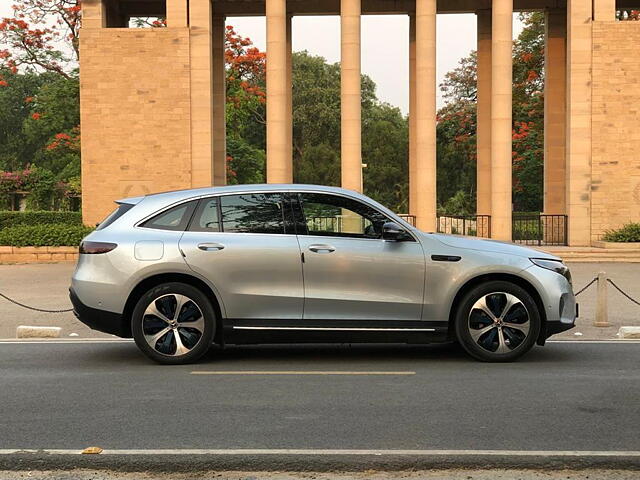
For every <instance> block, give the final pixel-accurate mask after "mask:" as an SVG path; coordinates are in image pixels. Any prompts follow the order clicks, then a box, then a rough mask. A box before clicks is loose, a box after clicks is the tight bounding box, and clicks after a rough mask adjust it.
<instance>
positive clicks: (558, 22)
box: [544, 9, 567, 215]
mask: <svg viewBox="0 0 640 480" xmlns="http://www.w3.org/2000/svg"><path fill="white" fill-rule="evenodd" d="M566 40H567V14H566V11H565V10H564V9H558V10H555V9H554V10H548V11H547V12H546V15H545V59H544V69H545V82H544V213H547V214H550V215H564V214H565V212H566V205H565V192H566V184H565V181H566V178H565V177H566V166H565V144H566V127H567V124H566V118H567V115H566V101H567V95H566V83H567V75H566V61H567V50H566Z"/></svg>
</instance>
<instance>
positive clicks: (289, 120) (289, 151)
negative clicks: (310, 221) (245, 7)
mask: <svg viewBox="0 0 640 480" xmlns="http://www.w3.org/2000/svg"><path fill="white" fill-rule="evenodd" d="M291 20H292V18H291V15H287V87H286V96H287V116H286V122H285V126H286V129H287V144H286V156H287V178H288V180H287V181H288V182H293V80H292V75H293V59H292V54H293V45H292V42H291Z"/></svg>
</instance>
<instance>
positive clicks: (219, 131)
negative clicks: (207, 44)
mask: <svg viewBox="0 0 640 480" xmlns="http://www.w3.org/2000/svg"><path fill="white" fill-rule="evenodd" d="M212 30H213V184H214V185H216V186H218V185H226V184H227V122H226V115H225V114H226V103H227V95H226V93H227V92H226V73H225V68H224V51H225V18H224V17H221V16H215V17H213V26H212Z"/></svg>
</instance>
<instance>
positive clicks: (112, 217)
mask: <svg viewBox="0 0 640 480" xmlns="http://www.w3.org/2000/svg"><path fill="white" fill-rule="evenodd" d="M133 207H134V206H133V205H131V204H130V203H122V204H120V206H119V207H118V208H116V209H115V210H114V211H113V212H111V213H110V214H109V216H108V217H107V218H105V219H104V220H103V221H102V222H100V224H99V225H98V226H97V227H96V230H102V229H103V228H107V227H108V226H109V225H111V224H112V223H113V222H115V221H116V220H117V219H119V218H120V217H121V216H122V215H124V214H125V213H127V212H128V211H129V210H131V209H132V208H133Z"/></svg>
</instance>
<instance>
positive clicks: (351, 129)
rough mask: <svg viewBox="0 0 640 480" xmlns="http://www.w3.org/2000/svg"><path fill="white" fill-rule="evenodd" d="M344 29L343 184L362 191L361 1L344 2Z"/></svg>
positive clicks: (341, 63)
mask: <svg viewBox="0 0 640 480" xmlns="http://www.w3.org/2000/svg"><path fill="white" fill-rule="evenodd" d="M340 29H341V30H340V32H341V33H340V37H341V38H340V42H341V43H340V59H341V60H340V66H341V69H340V72H341V73H340V104H341V116H340V129H341V140H340V141H341V159H342V187H343V188H348V189H349V190H355V191H356V192H361V191H362V156H361V155H362V152H361V136H362V125H361V121H360V115H361V113H360V0H342V1H341V2H340Z"/></svg>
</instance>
